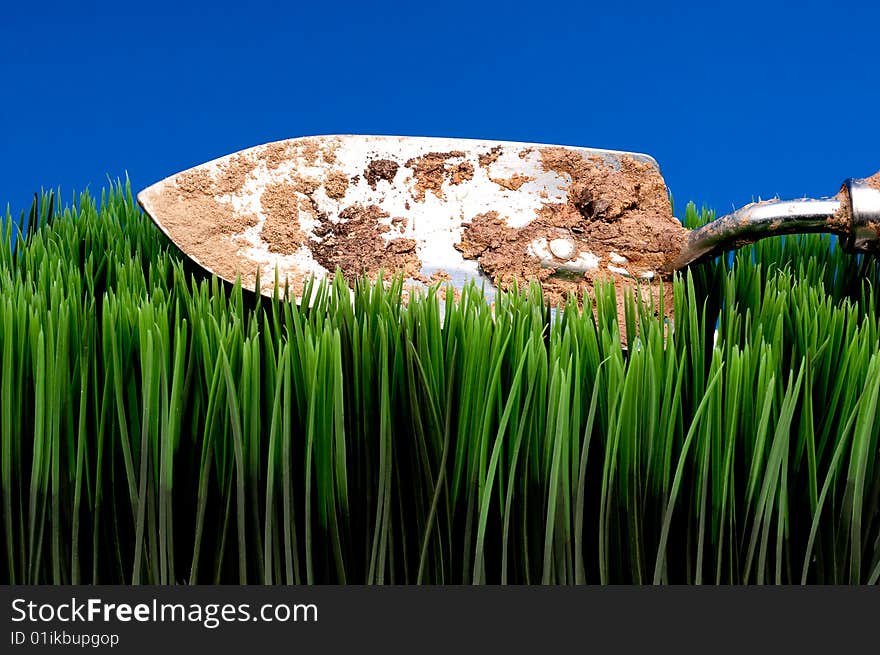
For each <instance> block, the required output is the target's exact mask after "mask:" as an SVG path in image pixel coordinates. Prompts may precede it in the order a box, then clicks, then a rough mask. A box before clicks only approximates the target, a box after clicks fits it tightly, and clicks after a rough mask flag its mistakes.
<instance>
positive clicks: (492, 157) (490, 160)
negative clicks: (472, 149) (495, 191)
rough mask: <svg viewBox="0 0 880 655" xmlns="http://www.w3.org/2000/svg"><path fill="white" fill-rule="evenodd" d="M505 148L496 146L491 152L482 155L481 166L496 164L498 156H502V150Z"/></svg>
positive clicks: (487, 166) (486, 166)
mask: <svg viewBox="0 0 880 655" xmlns="http://www.w3.org/2000/svg"><path fill="white" fill-rule="evenodd" d="M503 150H504V148H502V147H501V146H495V147H494V148H492V149H491V150H490V151H489V152H487V153H486V154H484V155H480V159H479V162H480V167H481V168H489V167H490V166H491V165H492V164H494V163H495V162H496V161H497V160H498V158H499V157H500V156H501V152H502V151H503Z"/></svg>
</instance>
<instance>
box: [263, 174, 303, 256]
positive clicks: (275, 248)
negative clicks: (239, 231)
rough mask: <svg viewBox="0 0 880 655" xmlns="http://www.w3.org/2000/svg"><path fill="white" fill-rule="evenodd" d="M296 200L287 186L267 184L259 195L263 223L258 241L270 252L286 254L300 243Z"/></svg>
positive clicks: (301, 239) (300, 233)
mask: <svg viewBox="0 0 880 655" xmlns="http://www.w3.org/2000/svg"><path fill="white" fill-rule="evenodd" d="M300 202H301V200H300V198H299V196H297V194H296V187H295V186H294V185H291V184H270V185H268V186H267V187H266V188H265V189H264V190H263V195H262V196H260V205H261V206H262V208H263V215H264V216H265V217H266V220H265V221H264V222H263V227H262V228H261V231H260V238H261V239H262V240H263V242H264V243H265V244H266V247H267V248H268V249H269V250H270V251H271V252H275V253H278V254H282V255H290V254H292V253H294V252H296V250H297V249H298V248H299V247H300V246H301V245H302V244H303V241H304V240H305V235H304V234H303V232H302V229H301V228H300V225H299V209H300V206H301V205H300Z"/></svg>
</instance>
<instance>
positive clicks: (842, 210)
mask: <svg viewBox="0 0 880 655" xmlns="http://www.w3.org/2000/svg"><path fill="white" fill-rule="evenodd" d="M860 181H861V182H863V183H864V184H866V185H867V186H868V187H870V188H871V189H874V190H876V191H880V171H878V172H876V173H874V174H873V175H871V176H870V177H866V178H864V179H862V180H860ZM835 198H837V199H838V200H839V201H840V207H839V208H838V209H837V211H835V212H834V215H833V216H832V217H831V221H830V224H829V226H830V228H831V231H832V232H834V233H835V234H838V235H841V236H843V237H851V236H852V234H851V233H852V227H853V226H852V211H851V209H850V199H849V191H848V190H847V188H846V185H845V184H844V185H843V186H842V187H841V189H840V191H838V193H837V195H836V196H835ZM876 230H877V232H878V233H880V226H876Z"/></svg>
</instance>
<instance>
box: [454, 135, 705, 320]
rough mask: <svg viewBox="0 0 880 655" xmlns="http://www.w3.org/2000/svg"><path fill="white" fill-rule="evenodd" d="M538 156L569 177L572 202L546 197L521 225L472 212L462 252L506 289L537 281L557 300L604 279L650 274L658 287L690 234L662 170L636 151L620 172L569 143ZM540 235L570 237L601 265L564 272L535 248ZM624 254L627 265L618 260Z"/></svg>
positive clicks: (628, 282)
mask: <svg viewBox="0 0 880 655" xmlns="http://www.w3.org/2000/svg"><path fill="white" fill-rule="evenodd" d="M540 154H541V158H542V163H543V168H544V169H545V170H547V171H555V172H556V173H557V174H560V175H563V176H567V178H568V179H570V184H569V185H568V199H567V202H563V203H555V202H547V203H545V204H544V206H543V207H542V208H541V209H540V210H539V211H538V212H537V216H536V217H535V219H534V220H533V221H532V222H531V223H529V224H528V225H526V226H524V227H519V228H510V227H508V226H507V224H506V221H505V218H504V217H503V216H501V215H499V214H498V213H497V212H489V213H486V214H480V215H478V216H475V217H473V218H472V220H471V221H470V223H467V224H465V227H464V231H463V234H462V239H461V242H460V243H459V244H458V245H457V246H456V247H457V248H458V249H459V250H460V251H461V253H462V254H463V256H464V257H465V258H467V259H475V260H477V261H478V262H479V264H480V267H481V268H482V269H483V271H484V272H485V273H486V274H487V275H489V276H490V277H491V278H492V279H493V280H495V281H496V283H497V284H499V285H500V286H502V287H508V286H510V285H512V284H513V283H514V281H515V280H516V281H518V282H520V283H525V282H526V281H528V280H529V279H537V280H539V281H540V282H541V284H542V286H543V288H544V290H545V292H546V293H547V296H548V297H549V298H550V299H551V300H552V301H554V302H556V301H563V300H565V298H566V296H567V294H568V293H570V292H571V293H575V294H577V295H580V294H582V293H583V291H584V290H589V289H590V288H591V287H592V283H593V280H595V279H599V278H611V279H613V280H614V281H615V284H619V285H621V287H627V286H629V287H632V286H634V285H635V284H636V281H635V278H637V277H638V276H639V275H640V274H641V273H643V272H648V273H655V275H654V280H655V282H654V283H648V282H646V281H645V280H643V281H642V282H641V283H642V285H644V286H649V285H650V286H652V287H654V286H659V275H656V273H660V272H662V271H665V270H666V267H667V266H668V264H669V262H670V261H671V260H672V259H674V257H675V256H676V255H678V253H679V252H680V250H681V247H682V245H683V244H684V242H685V240H686V239H687V235H688V230H686V229H685V228H684V227H683V226H682V225H681V223H680V222H679V221H678V220H677V219H676V218H675V217H674V216H673V215H672V209H671V206H670V203H669V199H668V195H667V192H666V186H665V184H664V183H663V178H662V177H660V174H659V172H657V171H656V169H655V168H653V167H652V166H650V165H649V164H645V163H641V162H639V161H636V160H635V159H633V158H631V157H622V158H621V166H620V170H614V169H613V168H611V167H609V166H607V165H606V164H605V163H604V162H603V161H602V160H601V159H599V158H594V159H584V158H583V157H582V156H581V155H580V154H578V153H577V152H574V151H572V150H568V149H566V148H545V149H542V150H541V151H540ZM540 239H546V240H547V241H548V242H549V241H552V240H553V239H565V240H567V241H569V242H572V243H574V244H575V252H584V253H591V254H592V255H595V256H596V257H598V259H599V267H598V268H595V269H592V270H590V271H588V272H587V273H586V274H584V273H579V272H574V271H566V270H565V269H564V264H565V262H564V261H563V260H559V261H558V262H557V261H555V260H554V261H553V262H548V263H547V264H544V265H542V263H541V261H540V259H538V258H537V257H536V256H534V254H532V253H530V252H529V244H531V243H533V242H534V241H536V240H540ZM612 253H613V257H614V258H615V259H616V262H615V260H613V259H612ZM620 257H623V258H625V263H622V264H620V263H619V262H621V261H623V260H621V259H619V258H620ZM609 264H611V265H613V266H614V267H615V268H618V269H621V268H623V269H625V270H626V271H627V272H628V273H629V274H631V275H632V276H633V277H632V279H631V278H629V277H627V276H623V275H619V274H617V273H615V272H612V271H610V270H609V269H608V266H609ZM669 291H670V293H671V288H670V289H669ZM667 297H669V298H671V295H670V296H667ZM669 304H671V303H667V305H669Z"/></svg>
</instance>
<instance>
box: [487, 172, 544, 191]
mask: <svg viewBox="0 0 880 655" xmlns="http://www.w3.org/2000/svg"><path fill="white" fill-rule="evenodd" d="M489 179H490V180H492V181H493V182H494V183H495V184H497V185H498V186H500V187H504V188H505V189H510V190H511V191H516V190H517V189H519V188H520V187H521V186H522V185H523V184H525V183H526V182H531V181H532V180H534V179H535V178H533V177H529V176H528V175H520V174H519V173H514V174H513V175H511V176H510V177H490V178H489Z"/></svg>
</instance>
